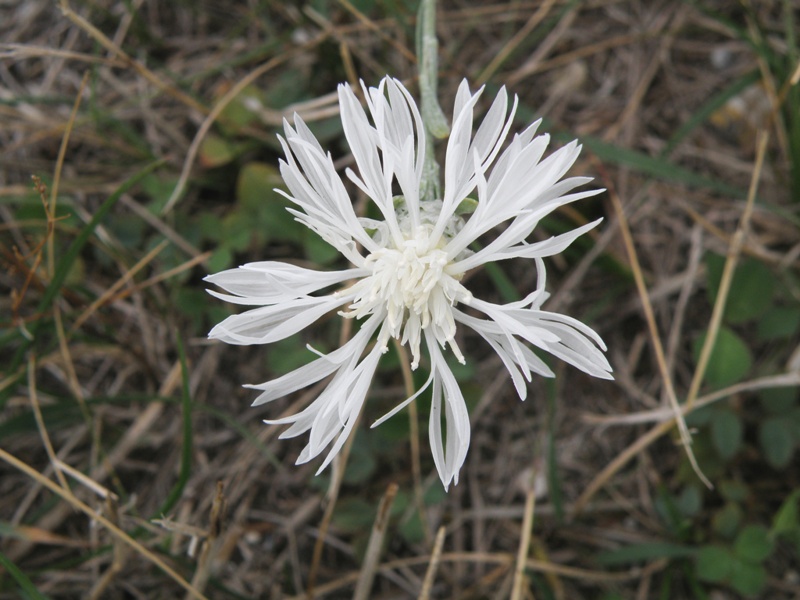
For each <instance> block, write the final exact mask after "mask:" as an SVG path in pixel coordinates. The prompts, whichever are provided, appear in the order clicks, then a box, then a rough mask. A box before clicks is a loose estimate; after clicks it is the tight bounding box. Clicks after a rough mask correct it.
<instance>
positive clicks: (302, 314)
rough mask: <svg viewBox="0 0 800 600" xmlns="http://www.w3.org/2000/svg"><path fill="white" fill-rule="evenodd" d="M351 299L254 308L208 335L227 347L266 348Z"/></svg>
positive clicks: (331, 298) (311, 299)
mask: <svg viewBox="0 0 800 600" xmlns="http://www.w3.org/2000/svg"><path fill="white" fill-rule="evenodd" d="M351 300H352V296H347V295H343V296H321V297H313V296H308V297H305V298H298V299H295V300H291V301H289V302H282V303H280V304H275V305H272V306H263V307H261V308H254V309H252V310H248V311H246V312H243V313H241V314H239V315H231V316H230V317H228V318H227V319H225V320H224V321H222V322H221V323H220V324H218V325H217V326H216V327H214V328H213V329H212V330H211V332H210V333H209V334H208V337H210V338H212V339H219V340H221V341H223V342H226V343H228V344H237V345H250V344H269V343H272V342H277V341H278V340H282V339H284V338H287V337H289V336H290V335H293V334H295V333H297V332H298V331H300V330H302V329H305V328H306V327H307V326H308V325H310V324H311V323H313V322H314V321H316V320H317V319H319V318H320V317H321V316H322V315H324V314H325V313H328V312H330V311H332V310H334V309H336V308H338V307H340V306H342V305H343V304H346V303H348V302H350V301H351Z"/></svg>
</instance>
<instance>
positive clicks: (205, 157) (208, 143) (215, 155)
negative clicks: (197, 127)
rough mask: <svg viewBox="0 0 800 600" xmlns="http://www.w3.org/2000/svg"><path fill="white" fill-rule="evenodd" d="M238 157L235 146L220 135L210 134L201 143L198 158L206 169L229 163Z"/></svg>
mask: <svg viewBox="0 0 800 600" xmlns="http://www.w3.org/2000/svg"><path fill="white" fill-rule="evenodd" d="M235 157H236V153H235V151H234V148H233V146H231V144H229V143H228V142H227V140H225V138H222V137H220V136H218V135H214V134H213V133H210V134H208V135H207V136H206V137H205V139H204V140H203V143H202V144H200V152H199V154H198V159H199V161H200V164H201V165H202V166H203V167H205V168H206V169H213V168H215V167H221V166H222V165H227V164H228V163H230V162H231V161H232V160H233V159H234V158H235Z"/></svg>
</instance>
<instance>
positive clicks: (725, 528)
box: [711, 502, 743, 539]
mask: <svg viewBox="0 0 800 600" xmlns="http://www.w3.org/2000/svg"><path fill="white" fill-rule="evenodd" d="M742 516H743V511H742V507H741V506H739V505H738V504H736V503H735V502H728V503H727V504H725V506H723V507H722V508H721V509H720V510H718V511H717V512H716V513H714V516H713V517H712V518H711V526H712V527H713V528H714V531H715V532H716V533H717V534H718V535H720V536H722V537H724V538H728V539H731V538H733V536H734V535H735V534H736V530H737V529H739V524H740V523H741V522H742Z"/></svg>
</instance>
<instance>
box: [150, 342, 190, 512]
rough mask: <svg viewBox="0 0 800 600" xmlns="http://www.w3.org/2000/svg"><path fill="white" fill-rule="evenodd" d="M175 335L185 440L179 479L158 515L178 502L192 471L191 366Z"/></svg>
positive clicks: (169, 509)
mask: <svg viewBox="0 0 800 600" xmlns="http://www.w3.org/2000/svg"><path fill="white" fill-rule="evenodd" d="M175 337H176V342H177V346H178V357H179V359H180V361H181V380H182V398H181V408H182V411H183V441H182V443H181V468H180V472H179V473H178V481H176V482H175V485H174V486H172V489H171V490H170V492H169V496H167V499H166V500H165V501H164V503H163V504H162V505H161V507H160V508H159V509H158V514H157V515H156V516H157V517H159V516H161V515H166V514H168V513H169V511H171V510H172V509H173V507H174V506H175V504H177V502H178V500H180V497H181V494H183V490H184V488H185V487H186V484H187V482H188V481H189V476H190V475H191V472H192V446H193V444H192V395H191V392H190V390H189V368H188V366H187V364H186V351H185V350H184V348H183V341H182V340H181V337H180V335H176V336H175Z"/></svg>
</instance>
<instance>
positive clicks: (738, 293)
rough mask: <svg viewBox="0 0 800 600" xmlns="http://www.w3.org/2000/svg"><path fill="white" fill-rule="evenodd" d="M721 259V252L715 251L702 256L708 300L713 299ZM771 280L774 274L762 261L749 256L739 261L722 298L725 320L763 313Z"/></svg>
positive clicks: (770, 293) (748, 318)
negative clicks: (728, 292) (729, 287)
mask: <svg viewBox="0 0 800 600" xmlns="http://www.w3.org/2000/svg"><path fill="white" fill-rule="evenodd" d="M725 260H726V259H725V257H724V256H719V255H718V254H709V255H708V256H706V267H707V269H708V288H707V289H708V293H709V300H710V302H711V304H714V302H715V301H716V299H717V291H718V290H719V284H720V279H721V278H722V271H723V269H724V267H725ZM775 283H776V279H775V276H774V275H773V274H772V271H770V270H769V269H768V268H767V267H766V266H764V264H763V263H761V262H759V261H757V260H755V259H752V258H746V259H743V260H742V261H740V262H739V264H738V266H737V267H736V271H735V272H734V274H733V280H732V281H731V291H730V294H728V297H727V299H726V302H725V313H724V314H725V320H726V321H727V322H728V323H744V322H746V321H751V320H753V319H756V318H758V317H759V316H761V315H763V314H764V313H765V312H766V311H767V310H768V309H769V308H770V307H771V306H772V299H773V296H774V295H775Z"/></svg>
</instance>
